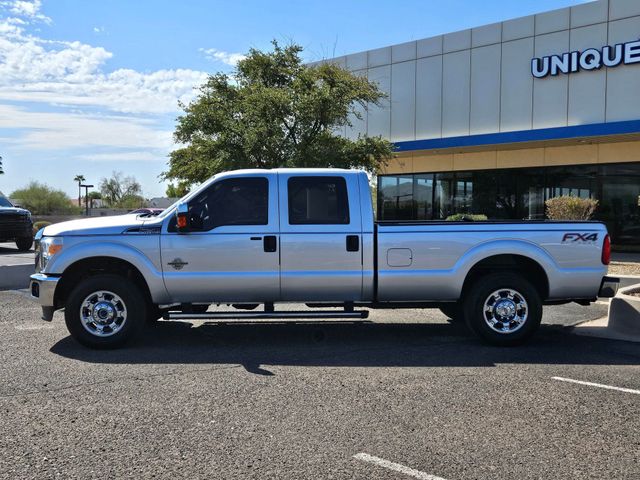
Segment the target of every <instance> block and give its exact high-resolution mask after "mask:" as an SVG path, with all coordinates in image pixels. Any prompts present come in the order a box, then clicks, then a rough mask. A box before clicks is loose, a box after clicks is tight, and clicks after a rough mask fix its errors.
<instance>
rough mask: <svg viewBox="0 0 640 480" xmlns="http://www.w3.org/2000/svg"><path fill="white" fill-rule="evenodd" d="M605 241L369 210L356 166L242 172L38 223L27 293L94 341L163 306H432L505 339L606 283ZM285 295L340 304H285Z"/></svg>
mask: <svg viewBox="0 0 640 480" xmlns="http://www.w3.org/2000/svg"><path fill="white" fill-rule="evenodd" d="M609 252H610V245H609V237H608V235H607V231H606V228H605V226H604V225H603V224H601V223H598V222H526V221H525V222H473V223H465V222H461V223H456V222H380V223H376V222H375V221H374V214H373V208H372V202H371V193H370V189H369V183H368V178H367V176H366V174H365V173H364V172H359V171H351V170H338V169H275V170H240V171H232V172H226V173H222V174H219V175H216V176H214V177H213V178H211V179H210V180H208V181H207V182H205V183H204V184H203V185H201V186H200V187H199V188H197V189H195V190H194V191H193V192H191V193H190V194H188V195H187V196H186V197H184V198H183V199H181V200H180V201H179V202H177V203H176V204H175V205H173V206H172V207H170V208H168V209H167V210H165V211H164V212H163V213H162V214H160V215H159V216H157V217H151V218H149V217H144V218H140V217H134V216H132V215H126V216H119V217H108V218H96V219H85V220H77V221H71V222H65V223H59V224H55V225H50V226H48V227H46V228H45V229H44V231H43V232H42V238H41V240H40V252H39V264H38V267H37V270H38V273H36V274H34V275H32V277H31V278H32V282H31V293H32V296H33V297H34V298H36V299H37V300H38V301H39V302H40V304H41V305H42V309H43V319H45V320H49V321H50V320H51V319H52V317H53V313H54V311H55V310H57V309H62V308H64V310H65V320H66V324H67V327H68V329H69V331H70V333H71V335H72V336H73V337H74V338H75V339H77V340H78V341H79V342H80V343H82V344H84V345H87V346H90V347H96V348H109V347H116V346H119V345H121V344H123V343H124V342H125V341H127V340H129V339H131V338H133V337H134V336H136V335H137V334H139V333H140V331H141V329H142V326H143V324H144V323H145V319H146V320H155V319H157V318H158V317H160V316H163V317H164V318H165V319H178V318H180V319H182V318H192V319H218V318H229V317H232V318H283V317H287V318H291V317H294V318H309V317H312V318H316V317H330V318H335V317H340V318H362V317H364V316H366V314H367V313H368V312H367V311H366V310H358V309H357V308H362V307H366V308H416V307H425V308H427V307H438V308H441V309H442V310H443V311H445V312H448V313H450V314H452V315H453V316H455V317H457V318H459V319H461V320H465V321H466V322H467V324H468V325H469V327H470V328H471V330H472V331H474V332H475V333H476V334H478V335H479V336H480V337H481V338H482V339H484V340H485V341H488V342H490V343H493V344H498V345H513V344H517V343H521V342H523V341H524V340H526V339H528V338H529V337H531V335H532V334H533V333H534V332H535V331H536V329H537V328H538V326H539V324H540V320H541V316H542V306H543V304H545V303H552V304H557V303H564V302H571V301H576V302H579V303H588V302H591V301H594V300H595V299H596V298H597V297H598V296H612V295H613V294H615V290H616V288H617V283H616V280H615V279H610V278H608V277H606V276H605V274H606V272H607V264H608V262H609ZM280 302H302V303H307V304H316V305H321V304H324V305H330V306H341V307H343V309H342V310H323V311H316V310H302V311H299V312H291V311H281V312H279V311H277V310H276V309H275V308H274V304H277V303H280ZM213 303H228V304H233V305H234V306H236V307H237V308H238V311H237V312H216V311H215V310H211V311H207V309H208V306H209V305H210V304H213ZM258 304H264V310H263V311H262V310H259V311H251V310H248V309H252V308H255V307H256V306H257V305H258Z"/></svg>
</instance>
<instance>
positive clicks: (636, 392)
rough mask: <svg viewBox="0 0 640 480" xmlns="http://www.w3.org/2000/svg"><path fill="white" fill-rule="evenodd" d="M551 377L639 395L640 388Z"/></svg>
mask: <svg viewBox="0 0 640 480" xmlns="http://www.w3.org/2000/svg"><path fill="white" fill-rule="evenodd" d="M551 378H552V379H554V380H559V381H560V382H569V383H577V384H578V385H587V386H589V387H598V388H605V389H607V390H616V391H618V392H625V393H635V394H636V395H640V390H634V389H632V388H622V387H613V386H611V385H603V384H602V383H592V382H584V381H582V380H574V379H573V378H564V377H551Z"/></svg>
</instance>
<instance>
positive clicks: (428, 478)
mask: <svg viewBox="0 0 640 480" xmlns="http://www.w3.org/2000/svg"><path fill="white" fill-rule="evenodd" d="M353 458H357V459H358V460H362V461H363V462H368V463H373V464H374V465H377V466H379V467H383V468H388V469H389V470H393V471H395V472H399V473H404V474H405V475H409V476H411V477H413V478H419V479H420V480H445V479H444V478H442V477H437V476H435V475H431V474H429V473H426V472H421V471H420V470H416V469H415V468H411V467H405V466H404V465H400V464H399V463H394V462H390V461H389V460H385V459H384V458H379V457H374V456H373V455H369V454H368V453H357V454H355V455H354V456H353Z"/></svg>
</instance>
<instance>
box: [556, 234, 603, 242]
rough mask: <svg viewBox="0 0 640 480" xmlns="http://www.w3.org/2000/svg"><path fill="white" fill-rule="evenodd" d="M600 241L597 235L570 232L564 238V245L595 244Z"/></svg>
mask: <svg viewBox="0 0 640 480" xmlns="http://www.w3.org/2000/svg"><path fill="white" fill-rule="evenodd" d="M597 240H598V234H597V233H588V232H587V233H578V232H570V233H565V234H564V236H563V237H562V243H575V242H595V241H597Z"/></svg>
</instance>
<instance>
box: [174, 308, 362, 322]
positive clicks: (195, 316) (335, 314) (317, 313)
mask: <svg viewBox="0 0 640 480" xmlns="http://www.w3.org/2000/svg"><path fill="white" fill-rule="evenodd" d="M368 316H369V311H368V310H360V311H350V312H348V311H344V310H325V311H322V310H309V311H305V310H302V311H286V310H282V311H279V312H205V313H182V312H167V313H165V314H164V315H163V317H162V318H164V319H165V320H229V319H243V320H261V319H284V318H355V319H363V318H367V317H368Z"/></svg>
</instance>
